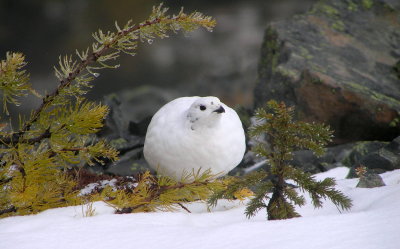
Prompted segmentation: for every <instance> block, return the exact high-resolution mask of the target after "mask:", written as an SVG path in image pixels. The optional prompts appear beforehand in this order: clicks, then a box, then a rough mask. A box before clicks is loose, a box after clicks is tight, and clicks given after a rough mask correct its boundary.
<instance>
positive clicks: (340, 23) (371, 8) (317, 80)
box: [254, 0, 400, 143]
mask: <svg viewBox="0 0 400 249" xmlns="http://www.w3.org/2000/svg"><path fill="white" fill-rule="evenodd" d="M399 15H400V2H399V1H390V0H379V1H362V0H353V1H347V0H338V1H336V0H327V1H319V2H317V3H316V4H314V6H313V7H312V9H311V10H310V11H309V12H307V13H305V14H302V15H297V16H294V17H292V18H290V19H288V20H285V21H279V22H274V23H272V24H271V25H270V26H269V27H268V28H267V30H266V31H265V37H264V41H263V44H262V50H261V59H260V64H259V80H258V83H257V86H256V89H255V92H254V93H255V106H256V107H260V106H263V105H264V104H265V102H266V101H268V100H270V99H276V100H278V101H285V102H286V103H288V104H290V105H295V106H296V110H297V112H296V116H297V118H299V119H301V120H304V121H317V122H324V123H327V124H329V125H330V126H331V127H332V129H333V130H334V131H335V141H334V142H335V143H344V142H350V141H360V140H381V141H382V140H383V141H388V140H391V139H393V138H395V137H396V136H398V134H399V127H400V126H399V123H400V122H398V121H399V113H400V79H399V59H400V19H399V18H398V16H399Z"/></svg>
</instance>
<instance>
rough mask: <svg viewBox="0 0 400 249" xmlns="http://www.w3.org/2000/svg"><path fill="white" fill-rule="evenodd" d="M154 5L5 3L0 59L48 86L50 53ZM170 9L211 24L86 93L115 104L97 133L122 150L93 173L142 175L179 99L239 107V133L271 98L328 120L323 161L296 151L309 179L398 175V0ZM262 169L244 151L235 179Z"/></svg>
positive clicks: (125, 64) (141, 57) (144, 53)
mask: <svg viewBox="0 0 400 249" xmlns="http://www.w3.org/2000/svg"><path fill="white" fill-rule="evenodd" d="M155 4H158V3H157V2H155V1H123V0H118V1H105V0H104V1H77V0H75V1H50V0H47V1H41V2H38V1H32V2H28V1H26V2H24V1H13V0H4V1H2V2H0V16H1V18H2V21H1V22H0V25H1V26H0V53H1V54H3V55H4V54H5V51H8V50H17V51H21V52H24V53H25V54H27V59H28V61H30V64H29V70H31V71H32V81H33V82H32V83H33V85H34V86H35V87H36V88H39V89H48V88H53V87H54V86H55V84H57V83H56V81H55V78H54V76H52V75H51V74H49V72H51V71H52V70H51V68H52V65H53V64H55V63H56V58H57V56H55V55H58V54H60V53H61V54H65V53H73V51H74V49H75V48H84V47H86V46H87V45H88V44H89V43H90V36H89V34H90V33H91V32H92V31H94V30H96V29H97V28H98V27H104V29H106V28H112V27H111V26H110V24H112V23H113V22H114V20H118V21H119V23H123V22H125V21H126V20H128V19H129V18H132V17H135V19H134V22H139V21H141V20H142V19H143V18H145V17H146V16H147V14H148V10H149V9H150V8H151V6H152V5H155ZM168 4H171V5H169V6H171V8H172V9H173V10H172V11H174V10H175V11H176V10H177V9H179V7H180V6H181V5H183V6H185V7H186V9H187V11H191V10H199V11H202V12H204V13H205V14H208V15H212V16H213V17H215V18H216V20H217V22H218V24H217V27H216V29H215V31H214V32H213V33H208V32H205V31H199V32H196V33H193V34H191V35H189V36H188V37H183V36H177V37H173V38H169V39H166V40H157V41H155V42H154V43H153V44H151V45H149V44H142V46H141V47H140V48H139V51H138V55H137V56H136V57H134V58H131V57H128V56H127V57H123V58H122V61H121V68H120V69H118V70H115V71H104V72H102V74H101V76H100V77H99V78H98V79H97V81H96V83H95V84H96V86H95V88H94V90H93V91H92V93H91V95H90V96H89V97H90V98H92V99H96V100H102V101H103V102H105V103H106V104H108V105H109V106H110V107H111V109H112V111H111V114H110V116H109V118H108V120H107V122H106V123H107V125H106V128H105V129H104V131H103V132H102V133H101V134H100V136H102V137H107V138H108V139H109V140H110V141H111V143H112V144H113V145H114V146H116V147H117V148H118V149H119V150H120V153H121V161H120V162H118V163H117V164H111V163H110V164H108V165H106V166H97V167H92V168H91V170H94V171H96V172H107V173H111V174H117V175H127V174H132V173H134V172H138V171H142V170H143V169H145V168H147V165H146V162H145V161H144V159H143V155H142V145H143V142H144V135H145V132H146V128H147V124H148V122H149V121H150V119H151V116H152V114H154V112H155V111H156V110H157V109H158V108H159V107H161V106H162V105H163V104H164V103H166V102H168V101H169V100H172V99H173V98H176V97H179V96H184V95H200V96H201V95H215V96H218V97H220V98H221V99H222V100H223V101H224V102H225V103H227V104H228V105H230V106H233V107H236V108H237V110H238V113H239V114H240V116H241V118H242V121H243V123H244V125H245V126H246V127H248V126H249V125H250V123H251V113H252V112H253V110H254V108H257V107H261V106H263V104H264V103H265V102H266V101H268V100H270V99H276V100H279V101H285V102H286V103H287V104H290V105H294V106H295V107H296V110H297V111H296V118H297V119H301V120H305V121H309V122H312V121H316V122H324V123H327V124H329V125H330V126H331V128H332V129H333V130H334V131H335V139H334V142H333V143H332V144H331V145H330V147H329V148H328V151H327V153H326V155H325V156H323V157H321V158H316V157H315V156H314V155H313V154H312V153H309V152H307V151H298V152H296V156H295V160H294V162H293V164H294V165H296V166H298V167H302V168H303V169H304V170H306V171H308V172H311V173H317V172H322V171H326V170H328V169H330V168H333V167H337V166H343V165H345V166H347V167H350V168H352V171H351V173H350V175H349V177H355V176H356V169H359V168H361V167H365V168H367V169H368V170H367V173H365V177H364V179H369V178H371V179H373V178H374V174H375V173H382V172H384V171H386V170H393V169H397V168H400V137H398V136H399V135H400V116H399V113H400V1H398V0H324V1H322V0H320V1H316V0H314V1H313V0H309V1H297V0H281V1H278V0H276V1H261V0H260V1H223V0H218V1H202V3H201V6H199V4H198V3H197V4H196V3H194V2H187V1H174V2H168ZM43 23H45V25H43ZM110 82H112V84H110ZM111 85H112V87H111ZM110 92H113V94H109V93H110ZM104 95H106V96H105V97H103V96H104ZM27 102H28V103H32V104H35V100H27ZM23 106H24V105H22V107H21V108H20V109H18V110H14V111H15V112H20V111H24V109H23ZM258 167H268V166H267V164H266V163H265V162H264V161H262V160H261V159H259V158H255V157H254V156H253V154H252V153H251V152H248V153H247V154H246V156H245V158H244V160H243V162H242V164H241V165H240V166H239V167H238V168H237V169H235V170H234V171H233V172H231V173H232V174H242V173H245V172H248V171H250V170H254V169H256V168H258ZM369 175H372V176H371V177H369Z"/></svg>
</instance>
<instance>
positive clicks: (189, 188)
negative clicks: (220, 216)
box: [101, 170, 223, 213]
mask: <svg viewBox="0 0 400 249" xmlns="http://www.w3.org/2000/svg"><path fill="white" fill-rule="evenodd" d="M215 177H216V176H215V175H213V174H211V171H210V170H206V171H204V172H203V173H201V174H200V171H198V172H192V173H190V174H186V175H185V176H184V177H183V178H182V179H181V180H180V181H179V182H177V181H175V180H172V179H170V178H168V177H165V176H158V177H156V176H153V175H151V174H150V172H149V171H146V172H145V173H143V174H142V175H140V176H139V178H138V179H139V180H138V182H137V183H136V184H135V185H136V186H135V187H134V188H132V187H127V188H122V189H113V188H111V187H108V188H106V189H105V190H103V191H102V193H101V195H102V196H103V197H102V199H104V200H105V201H106V202H107V203H109V204H110V205H111V206H113V207H114V208H115V209H116V212H117V213H132V212H151V211H156V210H163V211H172V210H176V209H177V208H179V207H182V208H184V209H185V210H186V211H188V212H190V211H189V210H188V209H186V208H185V207H184V206H183V204H182V203H189V202H193V201H206V200H207V199H208V198H209V196H210V195H211V193H212V192H214V191H215V192H216V191H219V190H220V189H222V188H223V182H222V181H218V180H214V179H215Z"/></svg>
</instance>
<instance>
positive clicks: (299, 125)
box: [246, 101, 352, 220]
mask: <svg viewBox="0 0 400 249" xmlns="http://www.w3.org/2000/svg"><path fill="white" fill-rule="evenodd" d="M293 112H294V109H293V108H291V107H286V105H285V104H284V103H277V102H276V101H269V102H268V103H267V107H266V109H258V110H257V111H256V113H255V117H256V118H257V124H255V125H254V126H252V127H251V128H250V131H249V134H250V136H251V137H253V138H257V137H260V136H261V135H266V142H259V143H258V144H257V146H255V147H254V151H255V152H256V153H257V155H259V156H262V157H265V158H267V159H268V162H269V164H270V166H271V169H270V175H269V176H268V177H266V178H265V179H264V180H263V182H262V183H260V184H259V185H258V186H257V190H256V191H255V196H254V198H252V199H251V201H250V202H249V203H248V206H247V209H246V215H247V216H248V217H251V216H254V215H255V214H256V212H257V211H258V210H259V209H262V208H266V210H267V213H268V219H269V220H275V219H287V218H293V217H298V216H300V215H299V214H298V213H297V212H296V210H295V205H297V206H302V205H304V203H305V199H304V197H303V196H302V195H299V193H298V192H297V191H296V190H295V189H294V188H293V187H292V186H291V185H289V184H287V182H286V180H293V181H294V182H295V183H296V184H297V185H298V187H299V189H300V190H301V191H302V192H308V193H309V194H310V196H311V200H312V204H313V205H314V207H316V208H319V207H321V206H322V200H323V199H330V200H331V201H332V202H333V203H334V204H335V205H336V206H338V207H340V208H341V209H349V208H350V207H351V205H352V204H351V200H350V199H349V198H348V197H346V196H344V195H343V194H342V193H341V192H340V191H338V190H336V189H335V188H334V186H335V184H336V183H335V180H334V179H333V178H326V179H324V180H322V181H317V180H315V179H314V178H313V177H312V176H311V175H310V174H308V173H305V172H303V171H302V170H300V169H298V168H295V167H293V166H292V165H290V161H291V160H292V159H293V152H294V151H295V150H298V149H307V150H311V151H313V152H314V153H315V154H316V155H318V156H320V155H322V154H323V153H324V151H325V150H324V146H325V145H326V144H327V143H328V142H329V141H331V137H332V132H331V131H330V130H329V127H327V126H324V125H322V124H316V123H306V122H301V121H294V120H293V119H292V117H293ZM271 192H272V195H271V196H270V195H269V193H271ZM267 201H268V204H267Z"/></svg>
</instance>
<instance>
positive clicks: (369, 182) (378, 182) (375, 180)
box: [357, 173, 385, 188]
mask: <svg viewBox="0 0 400 249" xmlns="http://www.w3.org/2000/svg"><path fill="white" fill-rule="evenodd" d="M382 186H385V183H384V182H383V180H382V177H381V176H380V175H378V174H374V173H367V174H366V175H365V176H363V177H360V181H359V182H358V184H357V188H376V187H382Z"/></svg>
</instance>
